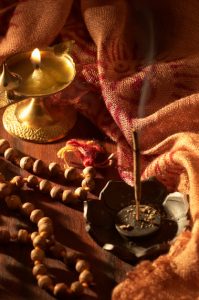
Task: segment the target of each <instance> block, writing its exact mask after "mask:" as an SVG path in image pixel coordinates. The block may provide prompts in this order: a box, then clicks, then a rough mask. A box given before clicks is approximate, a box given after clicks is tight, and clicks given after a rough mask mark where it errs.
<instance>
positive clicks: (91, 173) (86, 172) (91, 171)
mask: <svg viewBox="0 0 199 300" xmlns="http://www.w3.org/2000/svg"><path fill="white" fill-rule="evenodd" d="M82 175H83V176H84V177H92V178H94V177H95V175H96V170H95V168H93V167H86V168H84V169H83V171H82Z"/></svg>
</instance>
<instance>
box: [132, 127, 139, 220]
mask: <svg viewBox="0 0 199 300" xmlns="http://www.w3.org/2000/svg"><path fill="white" fill-rule="evenodd" d="M133 166H134V172H133V175H134V196H135V205H136V221H139V218H140V200H141V183H140V149H139V142H138V133H137V132H136V131H135V130H133Z"/></svg>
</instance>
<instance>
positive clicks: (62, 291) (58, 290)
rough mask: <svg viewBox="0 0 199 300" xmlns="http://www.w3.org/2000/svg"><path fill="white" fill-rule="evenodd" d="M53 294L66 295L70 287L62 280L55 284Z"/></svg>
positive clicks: (57, 295)
mask: <svg viewBox="0 0 199 300" xmlns="http://www.w3.org/2000/svg"><path fill="white" fill-rule="evenodd" d="M53 294H54V296H56V297H58V298H59V297H61V298H62V297H63V298H64V297H65V296H67V295H68V287H67V285H66V284H65V283H63V282H60V283H57V284H56V285H55V286H54V290H53Z"/></svg>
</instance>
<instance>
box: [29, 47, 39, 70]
mask: <svg viewBox="0 0 199 300" xmlns="http://www.w3.org/2000/svg"><path fill="white" fill-rule="evenodd" d="M30 60H31V62H32V64H33V65H34V67H35V69H37V68H39V66H40V63H41V54H40V51H39V49H38V48H35V49H34V50H33V51H32V53H31V57H30Z"/></svg>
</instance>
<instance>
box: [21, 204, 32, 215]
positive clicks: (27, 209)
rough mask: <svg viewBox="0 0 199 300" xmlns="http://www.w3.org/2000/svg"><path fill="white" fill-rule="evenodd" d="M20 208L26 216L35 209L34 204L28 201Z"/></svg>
mask: <svg viewBox="0 0 199 300" xmlns="http://www.w3.org/2000/svg"><path fill="white" fill-rule="evenodd" d="M21 210H22V212H23V213H24V214H25V215H26V216H28V217H29V216H30V215H31V213H32V211H33V210H35V206H34V205H33V204H32V203H30V202H25V203H23V204H22V207H21Z"/></svg>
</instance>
